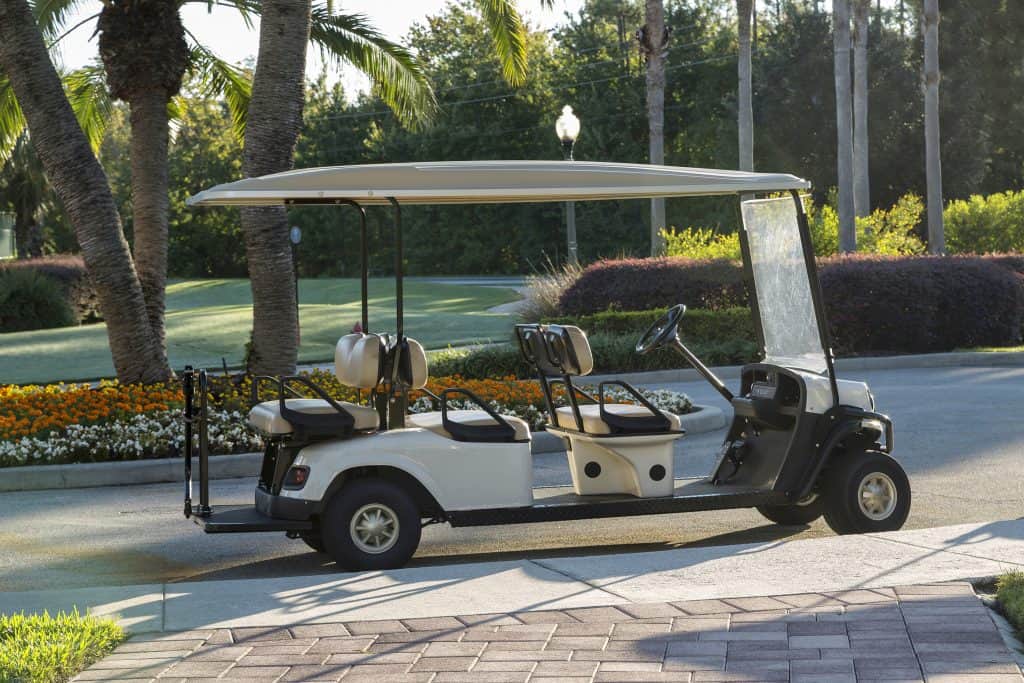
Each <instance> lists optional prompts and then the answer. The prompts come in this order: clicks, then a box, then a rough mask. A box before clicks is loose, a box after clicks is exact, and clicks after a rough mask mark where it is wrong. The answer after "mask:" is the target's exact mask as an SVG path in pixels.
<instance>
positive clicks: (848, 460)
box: [824, 451, 910, 534]
mask: <svg viewBox="0 0 1024 683" xmlns="http://www.w3.org/2000/svg"><path fill="white" fill-rule="evenodd" d="M824 498H825V522H826V523H827V524H828V525H829V526H830V527H831V528H832V530H833V531H835V532H836V533H837V534H864V533H872V532H878V531H896V530H897V529H899V528H901V527H902V526H903V523H904V522H906V521H907V515H909V514H910V480H909V479H907V473H906V472H904V471H903V468H902V467H901V466H900V464H899V463H898V462H896V461H895V460H893V459H892V458H891V457H889V456H888V455H886V454H885V453H879V452H877V451H865V452H862V453H849V454H840V455H838V456H837V459H836V461H835V463H834V464H833V465H832V466H831V467H830V468H829V471H828V472H827V473H826V481H825V490H824Z"/></svg>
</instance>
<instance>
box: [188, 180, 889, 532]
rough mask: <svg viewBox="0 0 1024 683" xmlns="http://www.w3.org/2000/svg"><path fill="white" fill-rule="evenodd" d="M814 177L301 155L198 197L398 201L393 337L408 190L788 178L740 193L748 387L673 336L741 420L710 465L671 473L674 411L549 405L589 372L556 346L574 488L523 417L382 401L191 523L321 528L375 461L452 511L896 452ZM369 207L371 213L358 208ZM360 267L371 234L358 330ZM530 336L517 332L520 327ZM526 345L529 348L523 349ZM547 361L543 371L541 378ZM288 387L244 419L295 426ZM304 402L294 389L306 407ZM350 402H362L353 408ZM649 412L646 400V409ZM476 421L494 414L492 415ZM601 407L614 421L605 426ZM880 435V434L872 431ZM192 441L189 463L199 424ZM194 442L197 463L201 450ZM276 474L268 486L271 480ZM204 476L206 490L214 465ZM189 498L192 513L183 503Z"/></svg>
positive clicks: (765, 488) (671, 185) (612, 499)
mask: <svg viewBox="0 0 1024 683" xmlns="http://www.w3.org/2000/svg"><path fill="white" fill-rule="evenodd" d="M807 188H809V183H808V182H807V181H805V180H802V179H800V178H797V177H795V176H791V175H787V174H777V173H748V172H739V171H721V170H710V169H693V168H676V167H668V166H651V165H643V164H617V163H597V162H552V161H463V162H431V163H408V164H380V165H369V166H342V167H329V168H315V169H304V170H296V171H290V172H287V173H279V174H274V175H269V176H263V177H260V178H250V179H246V180H241V181H238V182H234V183H228V184H225V185H219V186H217V187H214V188H211V189H209V190H206V191H204V192H201V193H199V194H198V195H196V196H195V197H193V198H191V199H190V200H189V204H190V205H193V206H216V205H236V206H274V205H285V206H300V205H304V204H321V205H324V204H338V205H349V206H355V207H356V208H358V209H359V210H360V211H362V207H364V206H375V205H378V206H379V205H390V206H391V207H392V208H393V209H394V211H395V225H396V245H397V249H396V271H397V272H396V279H397V291H398V295H397V309H398V316H397V319H398V331H397V335H398V337H397V338H398V339H399V340H405V339H407V338H405V337H404V336H403V332H402V297H401V261H400V257H401V249H402V247H401V223H400V216H401V214H400V211H399V207H400V206H401V205H417V204H420V205H423V204H472V203H511V202H560V201H598V200H610V199H641V198H651V197H685V196H707V195H755V194H757V195H762V196H763V195H770V194H774V193H783V194H782V196H781V197H779V198H768V199H754V200H748V201H744V202H742V205H741V206H742V217H743V226H742V231H741V235H740V238H741V246H742V248H743V253H744V259H743V260H744V266H745V268H746V269H747V270H746V273H747V277H748V280H749V282H750V286H751V288H752V293H753V295H754V296H753V297H752V299H753V300H752V306H751V307H752V309H753V314H754V320H755V328H756V330H757V335H758V340H759V342H760V343H761V346H762V351H763V356H764V360H763V361H762V362H760V363H754V364H750V365H747V366H744V368H743V373H742V378H741V389H740V394H739V395H736V396H734V395H733V394H732V392H730V391H729V390H728V389H727V388H726V387H725V386H724V384H722V383H721V381H720V380H718V379H717V378H716V377H714V375H713V374H712V373H711V371H710V370H708V369H707V368H706V367H704V366H703V364H701V363H700V361H699V360H698V359H696V358H695V357H694V356H693V355H692V354H691V353H690V352H689V350H688V349H686V348H685V347H684V346H682V344H681V342H680V341H679V339H678V337H676V338H675V341H674V343H675V344H676V347H677V350H679V351H680V353H683V354H684V356H685V357H686V358H687V360H688V361H689V362H690V364H691V365H693V367H695V368H696V369H697V370H698V371H699V372H701V374H702V375H704V376H705V378H707V379H708V381H709V382H711V383H712V385H713V386H715V388H716V390H718V391H719V393H721V394H722V395H723V397H725V398H726V400H728V401H729V402H730V403H731V404H732V405H733V408H734V412H735V417H734V420H733V424H732V426H731V427H730V429H729V431H728V434H727V436H726V438H725V442H724V443H723V447H722V451H721V452H720V456H719V459H718V462H717V464H716V466H715V469H714V470H713V471H712V473H711V475H710V476H709V477H707V478H701V479H691V480H677V479H675V477H674V472H673V467H672V465H673V449H674V443H675V442H676V441H677V440H678V439H679V438H680V437H682V436H683V432H682V430H681V429H680V428H679V422H678V420H675V421H674V422H673V421H672V420H670V419H669V418H670V417H671V416H667V415H666V416H664V426H663V427H661V428H659V429H657V430H653V431H652V430H648V431H636V430H634V431H633V432H630V431H628V430H626V431H616V430H615V429H613V428H612V427H613V426H614V425H611V422H610V419H611V418H609V417H608V414H609V413H611V412H614V411H612V410H611V409H609V410H608V411H606V406H605V405H604V401H603V399H601V401H600V415H598V409H597V406H594V405H590V406H588V410H586V411H581V410H580V409H579V407H578V406H576V399H575V398H572V399H571V403H572V410H573V416H569V419H567V420H563V419H561V417H560V416H558V415H556V412H557V411H558V410H565V409H566V408H561V409H557V410H556V408H555V406H554V405H553V402H552V395H551V393H550V391H549V388H548V382H552V383H554V382H561V383H564V384H567V385H568V386H567V393H568V395H569V396H573V397H574V396H575V394H574V391H573V389H571V388H569V387H571V386H572V384H571V383H572V377H583V376H585V375H587V374H589V372H590V371H591V370H592V368H593V359H592V358H591V359H589V363H588V362H579V363H576V365H575V366H573V367H572V369H565V368H566V367H568V365H567V364H566V363H565V362H562V361H557V359H555V360H552V362H553V363H554V365H550V364H548V363H547V361H544V362H539V361H538V363H537V367H538V371H539V372H540V381H541V383H542V386H543V387H544V390H545V392H546V395H547V402H548V409H549V415H550V416H551V419H550V420H549V423H550V424H549V425H548V426H547V429H548V430H549V431H550V432H552V433H554V434H556V435H559V436H562V437H564V438H565V439H566V440H567V442H568V446H569V450H568V457H569V465H570V471H571V473H572V477H573V488H572V489H571V490H570V489H566V488H564V487H563V488H561V489H557V490H551V489H544V488H536V489H535V488H534V486H533V467H532V456H531V452H530V436H529V433H528V431H526V433H521V432H520V431H518V430H520V429H521V426H518V425H517V426H516V429H517V433H516V437H515V438H511V436H510V438H508V439H506V440H505V441H504V442H500V443H490V442H481V441H480V440H473V439H468V440H467V439H464V438H457V436H456V435H453V434H451V433H449V432H448V431H446V430H445V428H442V426H441V418H440V417H439V416H438V415H440V414H428V415H420V416H407V415H405V414H404V412H405V411H404V404H402V408H403V409H402V410H401V414H400V415H399V416H398V418H397V420H396V419H395V416H394V415H392V416H391V418H390V419H386V418H385V416H384V414H383V413H382V414H381V421H380V429H373V428H372V427H373V425H370V427H371V428H369V429H362V430H361V429H356V430H355V432H351V430H349V431H348V432H346V434H345V436H344V438H336V439H335V438H325V439H319V440H316V441H311V442H307V443H303V444H301V447H300V448H295V449H293V450H294V452H292V453H291V454H290V455H289V460H288V461H287V462H285V463H284V465H281V464H280V462H278V461H277V457H278V455H274V456H273V459H274V462H271V463H270V465H268V464H267V463H268V462H270V458H271V456H270V453H269V451H268V456H267V458H268V459H267V460H265V465H264V469H265V470H268V467H269V469H270V470H275V468H276V470H275V471H273V472H271V473H270V474H268V473H267V472H266V471H265V473H264V476H263V477H262V478H261V487H260V488H258V490H257V494H256V496H257V504H256V511H255V512H253V511H252V510H251V509H249V510H236V511H231V510H228V511H225V512H218V511H212V510H211V509H210V507H209V506H208V504H207V501H206V500H205V497H204V500H203V505H202V506H201V509H200V514H199V515H198V516H197V518H196V521H197V522H198V523H200V524H201V525H202V526H203V527H204V528H205V530H206V531H208V532H231V531H269V530H277V531H280V530H285V531H288V532H289V533H297V534H300V535H301V534H302V533H304V532H310V531H311V530H318V529H319V526H318V525H319V524H320V521H319V519H320V515H322V514H324V510H325V507H326V506H327V504H328V502H329V501H330V500H331V499H332V497H334V496H336V495H337V494H338V491H339V490H340V487H341V486H342V485H344V484H345V483H346V482H350V481H351V480H352V479H353V478H355V477H358V476H363V473H366V472H371V473H376V474H378V475H379V474H380V473H392V475H394V476H397V478H398V480H399V481H401V482H403V485H405V486H408V487H409V488H411V489H415V491H414V492H413V493H414V494H415V496H416V497H417V500H418V501H419V505H420V508H421V513H422V514H421V516H422V517H423V518H425V519H429V520H430V521H446V522H449V523H450V524H452V525H453V526H469V525H483V524H501V523H518V522H535V521H548V520H570V519H581V518H587V517H609V516H621V515H630V514H646V513H663V512H681V511H690V510H711V509H725V508H737V507H752V506H759V509H762V507H760V506H766V505H769V506H776V507H779V506H787V505H793V504H794V501H798V500H803V499H805V498H806V497H807V496H808V495H809V494H810V493H811V492H812V490H813V489H814V486H815V482H816V481H817V480H818V475H819V474H820V472H821V471H822V468H823V466H824V464H825V462H826V461H827V460H828V458H829V457H830V454H831V453H832V452H833V451H836V450H837V449H842V448H848V447H851V446H850V444H854V446H855V447H862V446H863V447H864V448H874V449H875V450H878V451H884V452H885V453H888V451H889V450H890V449H891V444H892V427H891V422H890V421H889V420H888V418H886V417H885V416H884V415H880V414H877V413H874V412H873V411H874V399H873V397H872V395H871V393H870V391H869V390H868V387H867V385H865V384H864V383H862V382H853V381H844V380H837V379H836V377H835V371H834V367H833V363H832V356H831V349H830V348H829V340H828V330H827V323H826V321H825V315H824V308H823V305H822V302H821V294H820V290H819V286H818V281H817V275H816V266H815V263H814V258H813V252H812V251H811V247H810V236H809V231H808V229H807V225H806V216H805V215H804V213H803V207H802V204H801V202H800V199H799V195H798V193H799V191H801V190H806V189H807ZM363 215H364V221H365V212H364V213H363ZM364 226H365V222H364ZM364 229H365V227H364ZM364 244H365V242H364ZM365 272H366V266H365V248H364V283H363V284H364V291H363V306H364V329H365V322H366V320H365V316H366V313H365V311H366V303H365V302H366V292H365V277H366V276H365ZM683 295H684V296H685V293H683ZM677 308H678V307H677ZM680 315H681V314H680ZM684 325H685V323H684ZM520 327H529V326H520ZM533 328H535V329H534V331H535V332H539V333H540V334H542V335H548V334H549V333H550V334H562V335H563V336H564V337H565V340H567V341H565V344H567V345H569V346H570V347H572V346H575V347H577V348H575V350H574V351H573V352H572V353H570V354H569V355H571V356H572V357H573V358H576V356H577V355H579V356H580V357H582V356H583V355H586V354H589V353H590V349H589V344H587V342H586V336H585V334H584V333H583V332H582V331H579V330H576V331H575V332H573V331H572V330H575V329H576V328H572V329H570V328H564V329H563V328H561V327H560V326H552V330H555V329H556V328H557V331H549V330H548V329H547V327H546V326H543V325H535V326H533ZM652 329H653V328H652ZM517 334H519V331H518V329H517ZM545 338H546V337H545ZM409 341H412V340H409ZM342 342H343V343H345V344H349V343H350V342H348V341H345V340H342ZM538 343H541V342H538ZM543 343H545V344H546V343H547V342H543ZM413 344H414V345H415V346H416V347H418V344H415V342H413ZM520 346H521V348H523V341H522V338H520ZM340 348H341V342H340V343H339V349H340ZM347 348H348V347H346V349H347ZM638 348H639V347H638ZM565 353H569V352H565ZM524 355H528V353H527V351H526V350H525V349H524ZM343 356H344V354H341V355H339V356H338V357H337V358H338V359H339V360H338V362H337V363H336V372H337V375H338V378H339V380H340V381H341V382H342V383H344V384H349V385H350V386H355V387H364V388H365V387H369V386H372V385H374V384H375V383H377V382H378V381H379V377H373V378H369V379H367V378H364V377H363V375H361V374H360V370H359V368H358V367H356V368H355V369H353V367H349V366H348V365H347V361H346V360H345V358H344V357H343ZM567 357H568V356H567ZM415 362H420V361H415ZM422 363H423V367H422V369H421V370H417V372H418V373H419V374H420V375H422V377H421V378H420V379H419V380H417V381H416V382H413V383H407V384H406V385H405V389H418V388H419V387H420V386H422V385H423V383H425V381H426V380H425V375H426V366H425V356H424V358H423V360H422ZM559 363H561V364H559ZM583 366H586V367H583ZM545 372H548V373H550V376H548V377H545ZM364 374H365V373H364ZM353 377H357V378H360V379H353ZM405 389H403V391H405ZM581 393H582V392H581ZM187 396H188V394H187ZM588 398H592V397H588ZM187 400H188V399H187ZM292 400H293V399H288V400H287V401H286V399H285V398H284V385H283V383H282V390H281V397H280V401H279V405H280V409H278V408H277V407H276V406H277V405H278V403H277V402H267V403H264V404H261V406H262V407H261V406H257V407H256V409H254V410H255V412H259V411H263V412H262V413H260V414H258V415H256V416H255V417H253V418H252V424H254V425H256V426H257V427H259V428H261V429H263V431H265V432H267V433H268V436H269V437H270V438H271V439H279V440H280V439H287V437H288V433H289V432H290V431H291V427H290V425H289V424H288V422H287V420H284V418H283V417H282V415H283V413H284V412H285V411H286V410H287V406H288V405H289V404H288V401H292ZM299 400H300V399H294V401H296V402H295V403H294V404H292V405H294V406H295V407H296V409H298V408H299V407H300V404H299V403H298V401H299ZM307 400H308V399H307ZM303 405H310V404H303ZM316 405H317V406H318V407H316V408H315V410H325V411H327V410H329V408H328V407H327V406H326V400H325V401H322V402H321V403H319V404H316ZM368 409H369V408H367V407H358V410H363V411H365V410H368ZM191 410H192V409H191V408H190V407H188V405H187V406H186V414H187V415H189V416H192V415H194V413H192V412H190V411H191ZM310 410H314V409H313V408H311V409H310ZM639 410H640V411H641V412H643V409H642V408H640V409H639ZM353 412H357V410H356V409H355V408H353ZM626 412H628V411H626ZM657 412H658V411H655V410H653V408H651V413H654V414H655V415H654V416H653V417H654V418H657V417H658V416H657ZM584 413H586V414H584ZM446 415H447V414H446ZM567 415H568V414H567ZM478 417H480V416H474V417H473V418H472V419H473V420H477V418H478ZM625 417H626V418H628V417H629V416H625ZM278 418H280V421H278ZM584 418H586V419H584ZM445 419H446V420H447V419H448V418H447V417H446V418H445ZM482 420H483V422H484V423H489V422H491V421H492V420H490V419H489V418H488V417H487V416H486V415H483V416H482ZM601 420H609V423H608V424H606V425H602V423H601ZM193 421H194V420H193ZM186 422H187V424H188V425H190V424H191V422H190V421H189V420H186ZM368 423H372V417H370V418H368ZM446 424H448V423H446ZM595 424H596V425H597V428H594V425H595ZM588 425H589V426H588ZM363 426H364V427H365V426H367V425H366V424H364V425H363ZM506 426H508V425H506ZM602 426H603V427H607V428H601V427H602ZM188 429H191V427H188ZM275 430H276V431H275ZM190 433H191V432H189V434H190ZM883 435H884V445H882V443H879V442H881V441H882V438H881V437H882V436H883ZM188 443H189V447H188V448H187V449H186V451H187V452H186V461H187V463H189V465H187V467H190V463H191V451H192V448H191V440H189V441H188ZM200 456H201V457H200V468H201V478H202V477H203V474H202V472H203V471H204V468H205V464H204V457H205V456H204V454H203V452H202V448H201V449H200ZM745 460H746V461H747V464H746V465H745V464H744V462H745ZM296 469H299V470H305V472H306V473H307V474H308V479H306V480H305V481H304V482H303V485H301V486H298V487H291V488H289V487H288V486H281V485H280V484H281V479H282V477H284V472H285V471H288V472H292V471H294V470H296ZM189 471H190V470H189ZM666 473H667V476H666ZM271 474H272V475H273V477H271ZM392 475H388V476H392ZM272 478H273V480H274V482H276V483H275V484H274V485H273V486H271V485H270V484H269V481H270V480H271V479H272ZM264 480H267V481H266V482H264ZM265 483H266V486H265V485H264V484H265ZM203 486H204V496H206V497H208V493H206V492H205V486H206V483H205V479H204V480H203ZM189 500H190V499H189V498H187V499H186V501H187V502H186V514H190V510H191V508H190V503H189V502H188V501H189ZM900 523H901V524H902V521H900ZM353 533H354V532H353ZM417 538H418V536H417Z"/></svg>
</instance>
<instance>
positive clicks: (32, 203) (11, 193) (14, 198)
mask: <svg viewBox="0 0 1024 683" xmlns="http://www.w3.org/2000/svg"><path fill="white" fill-rule="evenodd" d="M50 194H51V192H50V186H49V184H48V183H47V182H46V178H45V177H44V174H43V165H42V164H41V163H40V161H39V157H37V156H36V153H35V150H33V149H32V144H31V143H30V142H29V139H28V135H27V134H24V133H23V134H22V135H21V136H20V137H19V138H18V140H17V142H15V144H14V149H13V150H12V151H11V153H10V156H9V157H8V158H7V161H6V162H5V163H4V164H3V165H2V166H0V209H5V210H8V211H10V212H11V213H13V214H14V238H15V241H16V243H17V248H18V258H19V259H28V258H37V257H39V256H42V255H43V230H42V225H41V224H40V217H41V214H42V212H43V208H44V207H45V206H46V204H47V203H48V202H49V201H50Z"/></svg>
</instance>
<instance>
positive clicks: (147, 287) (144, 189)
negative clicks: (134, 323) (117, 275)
mask: <svg viewBox="0 0 1024 683" xmlns="http://www.w3.org/2000/svg"><path fill="white" fill-rule="evenodd" d="M168 99H169V96H168V95H167V92H166V91H164V90H155V89H154V90H145V91H142V92H139V93H136V94H134V95H133V96H132V100H131V124H132V131H131V142H130V152H129V153H130V155H131V170H132V181H131V182H132V228H133V234H134V240H133V244H132V246H133V251H134V254H135V267H136V269H137V270H138V273H139V283H140V284H141V285H142V296H143V297H144V298H145V300H146V315H147V316H148V317H149V326H150V329H152V330H153V338H154V339H155V340H156V342H157V344H158V345H159V347H160V350H161V352H162V353H164V355H165V356H166V348H167V347H166V343H165V332H164V289H165V287H166V286H167V238H168V235H167V220H168V213H169V212H170V200H169V198H168V192H169V191H170V188H169V186H168V182H167V164H168V160H167V126H168V117H167V101H168Z"/></svg>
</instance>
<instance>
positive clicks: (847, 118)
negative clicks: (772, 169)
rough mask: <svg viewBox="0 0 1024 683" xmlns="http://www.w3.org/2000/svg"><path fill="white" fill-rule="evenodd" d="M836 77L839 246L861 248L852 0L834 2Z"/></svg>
mask: <svg viewBox="0 0 1024 683" xmlns="http://www.w3.org/2000/svg"><path fill="white" fill-rule="evenodd" d="M832 26H833V29H832V31H833V33H832V39H833V41H834V43H833V53H834V55H835V79H836V141H837V152H836V161H837V163H836V169H837V176H838V182H839V250H840V251H842V252H844V253H845V252H852V251H856V249H857V232H856V228H855V225H854V209H853V121H852V111H851V101H850V100H851V97H852V93H851V87H850V0H833V2H832Z"/></svg>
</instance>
